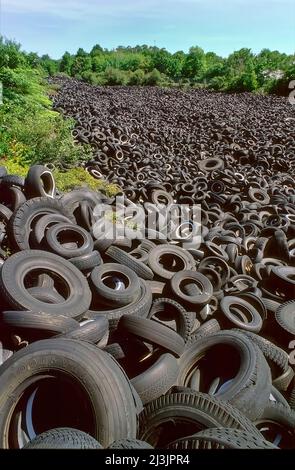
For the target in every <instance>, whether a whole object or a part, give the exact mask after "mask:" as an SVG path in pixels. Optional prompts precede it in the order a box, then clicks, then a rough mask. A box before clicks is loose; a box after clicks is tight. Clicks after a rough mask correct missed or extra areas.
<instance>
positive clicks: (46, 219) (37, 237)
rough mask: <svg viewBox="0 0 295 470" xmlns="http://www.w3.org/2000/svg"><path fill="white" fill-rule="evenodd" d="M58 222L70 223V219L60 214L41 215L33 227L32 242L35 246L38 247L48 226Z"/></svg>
mask: <svg viewBox="0 0 295 470" xmlns="http://www.w3.org/2000/svg"><path fill="white" fill-rule="evenodd" d="M60 223H64V224H70V223H71V220H70V219H69V218H68V217H65V216H64V215H62V214H48V215H44V216H43V217H41V219H40V220H38V222H37V223H36V224H35V226H34V229H33V232H34V233H33V238H34V240H33V241H34V244H36V247H39V246H40V245H41V243H42V241H43V239H44V237H45V233H46V230H47V229H48V227H50V226H51V225H54V224H60Z"/></svg>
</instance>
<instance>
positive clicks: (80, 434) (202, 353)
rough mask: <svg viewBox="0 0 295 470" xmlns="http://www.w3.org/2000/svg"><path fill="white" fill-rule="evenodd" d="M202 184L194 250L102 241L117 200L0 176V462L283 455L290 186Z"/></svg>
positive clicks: (291, 331) (150, 187)
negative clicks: (24, 454) (76, 453)
mask: <svg viewBox="0 0 295 470" xmlns="http://www.w3.org/2000/svg"><path fill="white" fill-rule="evenodd" d="M216 171H217V170H212V171H208V172H207V173H206V175H205V177H203V185H204V189H203V190H202V191H203V193H204V198H203V200H202V204H201V208H202V240H201V243H200V246H198V247H194V246H187V245H186V244H185V243H184V242H183V240H182V239H181V238H180V239H179V240H176V241H175V240H173V241H170V240H168V239H165V238H163V236H162V234H161V233H157V232H156V230H147V233H146V237H145V238H143V239H133V238H132V237H127V236H126V237H123V238H121V237H120V238H111V237H109V236H106V234H105V233H104V232H103V231H101V233H100V231H99V230H100V216H96V215H95V214H97V213H98V212H97V210H96V209H97V207H100V206H104V207H105V206H107V207H109V208H110V210H112V209H114V208H115V207H117V204H118V200H117V199H118V198H116V199H115V198H113V199H110V198H108V197H107V196H106V195H105V194H102V193H100V192H94V191H90V190H88V189H87V188H84V189H77V190H73V191H72V192H69V193H67V194H61V193H59V192H58V191H57V189H56V186H55V181H54V178H53V176H52V173H51V172H50V171H49V170H48V168H47V167H44V166H40V165H34V166H32V167H31V168H30V170H29V172H28V175H27V177H26V178H25V179H23V178H20V177H19V176H17V175H7V172H6V170H5V168H4V167H1V169H0V202H1V205H0V219H1V225H0V228H1V251H0V255H1V271H0V295H1V313H0V323H1V328H0V341H1V346H2V348H1V355H0V359H1V363H2V365H1V366H0V389H1V395H0V447H1V448H64V447H68V448H112V449H121V448H161V449H209V448H210V449H211V448H218V449H219V448H294V447H295V382H294V365H293V364H292V362H293V361H292V360H291V361H289V359H290V358H289V355H288V353H289V352H290V351H289V347H290V342H292V340H293V339H294V336H295V326H294V325H295V308H294V307H295V300H294V299H295V296H294V293H295V291H294V286H295V280H294V278H295V266H294V264H295V263H294V259H295V258H294V253H293V251H294V233H295V232H294V228H295V225H294V211H295V205H294V197H295V188H294V182H293V180H292V179H291V178H289V179H287V178H286V179H285V180H284V184H283V185H282V186H281V187H280V188H279V187H278V186H274V185H272V184H270V180H267V179H265V180H264V179H263V178H262V179H261V181H260V182H259V184H258V183H257V184H254V182H253V181H251V182H250V180H249V176H247V175H246V174H244V175H231V174H230V173H225V172H221V171H220V172H219V173H218V175H219V176H218V179H217V180H215V186H216V187H217V186H218V187H219V188H220V189H219V190H218V191H217V189H215V190H214V189H213V188H212V186H210V187H211V189H209V187H207V186H206V188H205V185H211V184H212V182H211V178H212V174H213V173H214V174H216ZM246 177H247V182H246ZM231 178H236V179H237V180H239V185H238V184H237V183H236V184H234V183H233V181H232V180H231ZM243 178H244V179H243ZM262 181H264V183H265V184H264V185H262ZM199 183H200V180H199ZM199 183H195V184H199ZM217 183H218V184H217ZM258 186H259V187H258ZM186 188H187V187H186ZM167 189H168V188H167V187H166V186H164V185H161V184H159V183H157V184H152V183H147V184H146V186H145V191H142V192H141V197H142V198H143V197H144V198H145V201H150V202H153V203H154V204H156V205H157V204H158V205H163V201H166V202H165V203H166V204H167V205H169V204H170V203H172V202H173V201H176V199H175V192H174V191H171V192H169V191H167ZM237 189H239V191H237ZM191 194H195V193H192V192H191ZM118 197H119V199H120V204H121V205H124V207H125V208H126V209H130V210H132V209H133V208H134V203H133V201H131V200H130V199H129V198H128V197H126V196H125V197H124V195H123V193H120V194H119V196H118ZM190 197H194V196H190ZM127 213H128V211H127ZM146 216H147V217H148V214H146ZM97 217H98V220H97ZM112 223H116V222H115V221H112ZM93 227H96V230H94V229H93ZM293 346H294V343H293ZM290 357H291V356H290Z"/></svg>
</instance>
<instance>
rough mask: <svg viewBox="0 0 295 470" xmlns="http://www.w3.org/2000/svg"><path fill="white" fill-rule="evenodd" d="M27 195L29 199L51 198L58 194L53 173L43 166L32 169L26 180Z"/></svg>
mask: <svg viewBox="0 0 295 470" xmlns="http://www.w3.org/2000/svg"><path fill="white" fill-rule="evenodd" d="M25 194H26V196H27V198H28V199H31V198H34V197H51V198H54V197H55V194H56V186H55V181H54V177H53V175H52V173H51V171H49V170H48V168H47V167H46V166H43V165H33V166H31V167H30V169H29V171H28V174H27V177H26V179H25Z"/></svg>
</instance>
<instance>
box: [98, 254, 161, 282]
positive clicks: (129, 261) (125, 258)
mask: <svg viewBox="0 0 295 470" xmlns="http://www.w3.org/2000/svg"><path fill="white" fill-rule="evenodd" d="M106 254H107V255H108V256H109V257H110V258H112V259H113V260H115V261H117V263H120V264H123V265H124V266H127V267H128V268H130V269H132V270H133V271H134V272H135V273H136V274H137V275H138V276H139V277H141V278H142V279H145V280H152V279H153V277H154V274H153V272H152V270H151V269H150V268H149V267H148V266H146V265H145V264H144V263H142V262H141V261H138V260H137V259H135V258H134V257H133V256H132V255H130V254H129V253H126V251H123V250H121V249H120V248H118V247H117V246H110V248H108V249H107V251H106Z"/></svg>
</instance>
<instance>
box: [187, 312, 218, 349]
mask: <svg viewBox="0 0 295 470" xmlns="http://www.w3.org/2000/svg"><path fill="white" fill-rule="evenodd" d="M219 331H220V325H219V323H218V321H217V320H215V318H212V319H211V320H208V321H206V322H205V323H203V324H202V325H201V326H200V327H199V328H198V329H197V330H196V331H195V332H194V333H193V334H192V335H191V336H190V338H189V341H188V344H187V347H189V346H190V344H192V343H195V342H196V341H197V340H199V339H201V338H204V337H206V336H210V335H213V334H214V333H218V332H219Z"/></svg>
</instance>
